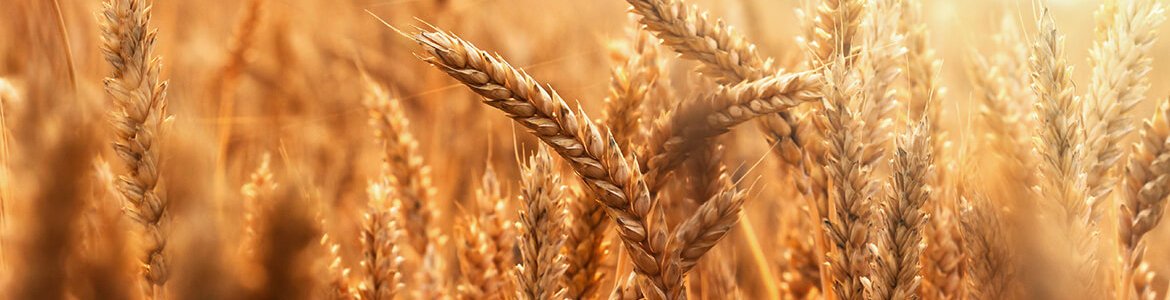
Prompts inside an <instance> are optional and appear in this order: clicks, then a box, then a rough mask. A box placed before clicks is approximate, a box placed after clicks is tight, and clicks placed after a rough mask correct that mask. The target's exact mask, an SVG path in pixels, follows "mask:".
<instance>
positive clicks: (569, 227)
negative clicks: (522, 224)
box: [564, 189, 610, 299]
mask: <svg viewBox="0 0 1170 300" xmlns="http://www.w3.org/2000/svg"><path fill="white" fill-rule="evenodd" d="M570 191H571V193H570V194H571V195H572V196H571V197H566V198H565V199H564V202H566V203H565V206H566V209H565V210H566V212H567V213H568V214H569V216H568V217H567V218H566V219H567V220H568V221H567V223H568V224H565V225H564V228H565V240H564V248H565V280H566V281H567V282H566V289H565V292H566V293H565V294H566V295H565V296H566V297H567V298H569V299H592V298H594V296H595V295H596V294H597V292H598V289H599V288H600V285H601V280H602V279H604V278H605V275H606V272H605V271H606V270H605V268H604V265H605V262H606V261H607V259H608V256H609V248H610V246H609V243H608V242H607V241H606V238H605V236H606V235H605V232H606V229H608V228H609V219H607V218H606V215H605V211H604V210H603V209H604V208H605V207H604V206H602V205H601V204H600V203H597V201H593V199H592V198H589V197H587V196H585V195H584V192H583V191H580V190H579V189H570Z"/></svg>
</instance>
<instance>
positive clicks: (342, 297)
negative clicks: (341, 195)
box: [317, 220, 358, 300]
mask: <svg viewBox="0 0 1170 300" xmlns="http://www.w3.org/2000/svg"><path fill="white" fill-rule="evenodd" d="M320 223H322V224H324V221H323V220H322V221H321V222H320ZM317 242H318V244H319V245H320V246H321V248H322V249H323V250H325V253H328V255H326V256H325V257H326V258H327V259H328V261H327V263H326V264H325V274H326V278H325V282H326V285H325V287H324V288H323V289H322V291H321V293H320V296H321V297H322V298H323V299H332V300H352V299H356V296H357V295H358V291H357V289H356V288H354V287H353V286H352V284H351V283H350V281H351V279H350V275H351V270H350V269H349V268H346V267H344V266H343V261H342V259H341V245H339V244H337V242H336V241H334V240H332V239H330V237H329V234H328V233H325V234H322V235H321V238H320V239H319V240H318V241H317Z"/></svg>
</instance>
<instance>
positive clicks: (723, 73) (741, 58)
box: [626, 0, 803, 165]
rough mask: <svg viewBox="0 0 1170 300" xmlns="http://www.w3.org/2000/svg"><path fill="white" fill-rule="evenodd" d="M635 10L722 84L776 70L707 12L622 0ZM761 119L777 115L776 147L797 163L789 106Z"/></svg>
mask: <svg viewBox="0 0 1170 300" xmlns="http://www.w3.org/2000/svg"><path fill="white" fill-rule="evenodd" d="M626 2H629V3H630V5H631V6H632V8H633V11H634V12H636V13H638V15H641V16H642V18H641V22H642V24H645V25H646V28H647V29H649V30H650V31H652V32H654V34H655V35H656V36H658V38H661V39H662V40H663V42H664V43H665V44H666V45H667V46H669V47H670V48H671V49H674V51H675V52H678V53H679V54H680V55H682V57H683V58H686V59H692V60H696V61H699V62H700V63H702V64H701V65H700V69H699V71H700V72H702V73H703V74H705V75H707V76H710V77H711V78H713V79H715V81H716V82H719V83H721V84H732V83H737V82H742V81H747V80H756V79H760V78H762V77H765V76H768V75H771V74H775V73H777V72H778V71H779V70H778V69H777V68H776V67H775V65H774V64H773V63H772V60H771V59H768V60H764V59H761V58H760V56H759V54H758V51H757V50H756V46H755V45H754V44H751V43H750V42H748V41H746V40H745V39H744V37H743V36H741V35H739V34H737V33H736V32H735V31H733V30H732V29H731V27H730V26H728V25H726V24H724V23H723V21H722V20H716V21H714V22H712V21H711V20H710V19H708V17H707V16H708V14H707V13H706V12H703V11H700V10H699V9H698V8H696V7H688V6H687V5H686V3H684V2H682V1H676V0H626ZM763 119H778V120H775V122H773V123H772V125H773V126H779V128H778V129H779V130H778V131H776V132H783V133H784V135H776V136H777V137H782V138H780V139H779V140H778V141H777V146H776V147H777V148H779V150H777V151H778V152H780V153H785V154H787V155H784V156H782V157H781V158H784V159H785V160H786V162H787V163H789V164H791V165H799V163H800V158H801V156H800V155H799V154H796V153H802V152H803V151H802V149H801V138H800V136H799V132H798V131H797V130H795V128H797V126H798V124H797V120H796V119H795V118H794V117H793V115H792V114H791V113H790V112H788V111H783V112H778V113H776V114H775V115H774V116H766V117H765V118H763Z"/></svg>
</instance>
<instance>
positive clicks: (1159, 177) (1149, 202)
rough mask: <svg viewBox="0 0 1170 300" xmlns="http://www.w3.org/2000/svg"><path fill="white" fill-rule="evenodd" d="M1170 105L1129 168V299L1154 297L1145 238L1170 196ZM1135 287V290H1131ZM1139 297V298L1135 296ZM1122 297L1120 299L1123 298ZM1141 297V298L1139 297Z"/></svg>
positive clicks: (1125, 212)
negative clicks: (1145, 279)
mask: <svg viewBox="0 0 1170 300" xmlns="http://www.w3.org/2000/svg"><path fill="white" fill-rule="evenodd" d="M1168 119H1170V101H1167V100H1164V101H1162V103H1160V104H1159V105H1158V111H1157V112H1156V113H1155V114H1154V116H1153V117H1152V118H1151V119H1149V120H1147V121H1146V122H1145V124H1144V125H1143V127H1142V130H1141V138H1140V139H1139V141H1138V144H1137V145H1134V147H1133V151H1132V152H1131V153H1132V154H1131V156H1130V158H1129V164H1128V165H1127V166H1126V176H1125V185H1124V186H1123V187H1124V191H1125V197H1124V199H1125V200H1124V202H1122V204H1121V213H1120V217H1121V219H1120V220H1119V223H1118V225H1119V229H1120V232H1119V239H1120V241H1121V246H1122V249H1121V255H1122V263H1123V265H1122V267H1123V268H1124V269H1123V270H1121V271H1122V272H1123V273H1122V274H1121V275H1122V281H1121V283H1122V285H1121V286H1120V287H1118V288H1119V289H1122V290H1123V291H1124V295H1125V296H1126V298H1130V299H1133V298H1142V299H1145V297H1144V296H1145V295H1146V293H1153V292H1154V291H1153V290H1152V288H1151V287H1149V286H1145V285H1141V284H1139V282H1141V281H1140V280H1135V279H1134V278H1133V277H1140V276H1141V273H1139V272H1141V270H1140V268H1139V267H1140V264H1142V263H1144V254H1145V248H1146V242H1145V236H1146V234H1147V233H1149V232H1150V230H1152V229H1153V228H1154V227H1156V226H1158V224H1159V223H1160V222H1161V220H1162V216H1163V214H1164V211H1165V209H1166V206H1165V201H1166V197H1167V196H1170V143H1168V142H1167V141H1168V139H1170V124H1168V122H1170V121H1168ZM1130 285H1132V286H1133V288H1135V290H1130V288H1129V286H1130ZM1134 293H1136V294H1134ZM1121 295H1122V294H1119V295H1118V296H1121ZM1139 296H1141V297H1139Z"/></svg>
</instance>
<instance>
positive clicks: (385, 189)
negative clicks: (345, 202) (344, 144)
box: [358, 176, 404, 300]
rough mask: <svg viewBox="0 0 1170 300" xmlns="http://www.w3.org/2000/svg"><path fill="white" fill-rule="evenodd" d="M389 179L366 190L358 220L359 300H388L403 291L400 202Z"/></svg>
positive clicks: (380, 180)
mask: <svg viewBox="0 0 1170 300" xmlns="http://www.w3.org/2000/svg"><path fill="white" fill-rule="evenodd" d="M395 192H396V190H394V189H393V188H391V187H390V182H389V178H387V177H386V176H382V177H381V178H380V179H379V180H375V181H373V182H371V183H370V186H369V187H368V188H367V189H366V193H367V194H368V197H369V198H368V199H367V203H366V213H365V215H364V216H363V218H362V228H361V239H360V241H361V244H362V261H361V266H362V268H363V269H364V270H365V279H364V280H363V282H362V284H361V285H359V286H358V291H359V293H360V295H361V299H376V300H390V299H394V297H395V295H397V294H398V293H399V291H400V290H402V289H403V285H402V274H401V266H402V262H403V260H404V259H403V258H402V256H401V255H400V254H399V247H398V245H399V243H400V242H401V240H402V237H401V236H402V234H403V232H402V230H401V229H399V225H398V224H399V219H398V218H399V216H400V214H401V212H399V211H398V210H399V209H400V206H401V201H399V200H398V199H397V198H395V197H396V196H397V195H396V194H395Z"/></svg>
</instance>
